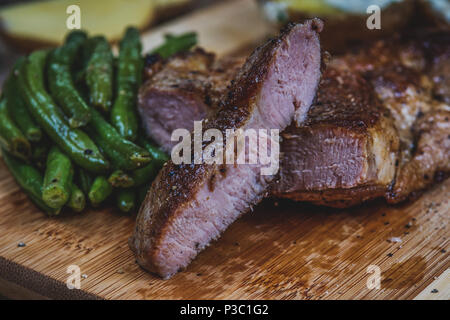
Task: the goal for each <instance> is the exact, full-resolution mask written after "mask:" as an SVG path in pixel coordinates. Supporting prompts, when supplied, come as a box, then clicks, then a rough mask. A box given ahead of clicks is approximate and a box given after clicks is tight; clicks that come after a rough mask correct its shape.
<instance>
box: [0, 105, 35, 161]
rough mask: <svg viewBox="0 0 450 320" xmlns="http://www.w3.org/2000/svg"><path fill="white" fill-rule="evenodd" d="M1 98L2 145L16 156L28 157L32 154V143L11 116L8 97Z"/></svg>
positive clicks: (0, 125) (0, 124)
mask: <svg viewBox="0 0 450 320" xmlns="http://www.w3.org/2000/svg"><path fill="white" fill-rule="evenodd" d="M0 99H1V100H0V145H1V146H2V148H4V149H6V150H7V151H9V152H11V153H12V154H13V155H15V156H17V157H20V158H22V159H28V158H29V157H30V155H31V146H30V143H29V142H28V140H27V138H25V136H24V135H23V134H22V132H21V131H20V129H19V128H18V127H17V126H16V124H15V123H14V121H13V120H12V119H11V117H10V116H9V113H8V109H7V107H6V105H7V101H6V99H5V98H4V97H3V98H0Z"/></svg>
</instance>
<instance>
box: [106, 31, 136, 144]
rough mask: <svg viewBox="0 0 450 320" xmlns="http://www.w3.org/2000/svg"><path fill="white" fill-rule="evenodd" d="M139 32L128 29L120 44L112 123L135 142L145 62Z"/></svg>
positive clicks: (123, 134) (124, 135)
mask: <svg viewBox="0 0 450 320" xmlns="http://www.w3.org/2000/svg"><path fill="white" fill-rule="evenodd" d="M141 50H142V45H141V42H140V39H139V31H138V30H137V29H136V28H131V27H130V28H128V29H127V30H126V32H125V36H124V38H123V39H122V41H121V42H120V51H119V59H118V63H117V64H118V66H117V79H116V88H117V94H116V100H115V101H114V104H113V107H112V110H111V123H112V124H113V126H114V127H115V128H116V129H117V131H119V133H120V134H121V135H122V136H123V137H125V138H126V139H128V140H131V141H134V140H135V139H136V136H137V130H138V116H137V110H136V100H137V91H138V88H139V85H140V82H141V77H142V68H143V61H142V57H141Z"/></svg>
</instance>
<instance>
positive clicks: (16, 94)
mask: <svg viewBox="0 0 450 320" xmlns="http://www.w3.org/2000/svg"><path fill="white" fill-rule="evenodd" d="M25 62H26V58H25V57H21V58H19V59H18V60H17V62H16V63H15V65H14V67H13V70H12V72H11V74H10V75H9V77H8V79H7V80H6V81H5V85H4V87H3V94H4V95H5V98H6V100H7V107H8V111H9V114H10V115H11V118H12V119H13V120H14V122H15V123H17V126H18V127H19V129H20V130H21V131H22V133H23V134H24V135H25V137H26V138H27V139H28V140H29V141H39V140H40V139H41V137H42V131H41V128H39V126H38V125H37V124H36V122H35V121H34V120H33V118H32V117H31V115H30V113H29V112H28V110H27V106H26V105H25V102H24V101H23V99H22V92H20V90H19V88H18V83H17V76H18V74H19V72H20V68H21V67H22V66H23V65H24V63H25Z"/></svg>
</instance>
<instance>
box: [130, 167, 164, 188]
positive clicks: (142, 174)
mask: <svg viewBox="0 0 450 320" xmlns="http://www.w3.org/2000/svg"><path fill="white" fill-rule="evenodd" d="M160 169H161V168H160V167H159V166H158V165H157V164H156V162H155V163H154V162H152V163H150V164H149V165H146V166H145V167H143V168H141V169H137V170H134V171H132V172H130V179H131V181H133V184H132V186H140V185H142V184H144V183H147V182H149V181H152V180H153V179H155V177H156V175H157V174H158V172H159V170H160Z"/></svg>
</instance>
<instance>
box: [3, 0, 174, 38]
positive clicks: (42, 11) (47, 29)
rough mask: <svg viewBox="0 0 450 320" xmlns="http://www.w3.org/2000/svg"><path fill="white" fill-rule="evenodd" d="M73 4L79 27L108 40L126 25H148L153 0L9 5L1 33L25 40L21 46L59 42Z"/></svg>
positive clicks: (54, 0) (69, 0)
mask: <svg viewBox="0 0 450 320" xmlns="http://www.w3.org/2000/svg"><path fill="white" fill-rule="evenodd" d="M159 2H161V1H159ZM170 2H171V1H170ZM73 4H76V5H78V6H79V7H80V10H81V28H82V29H84V30H87V31H88V32H89V33H90V34H102V35H104V36H106V37H107V38H108V39H109V40H111V41H114V40H117V39H120V37H121V36H122V34H123V32H124V29H125V28H126V27H127V26H129V25H133V26H136V27H138V28H140V29H144V28H145V27H147V26H148V25H149V24H150V23H151V22H152V20H153V18H154V14H155V6H156V3H155V2H154V1H152V0H132V1H129V0H128V1H127V0H96V1H92V0H51V1H42V2H41V1H40V2H32V3H24V4H19V5H12V6H9V7H5V8H4V9H2V10H0V21H1V23H2V33H3V35H5V36H6V37H7V38H9V39H10V40H15V42H16V43H17V42H25V41H27V42H28V43H25V44H24V43H22V46H23V47H27V46H29V47H30V46H31V47H36V46H43V45H54V44H60V43H61V42H62V40H63V39H64V36H65V35H66V34H67V32H68V31H69V30H68V29H67V27H66V20H67V18H68V17H69V14H67V13H66V9H67V7H68V6H70V5H73ZM19 45H20V44H19Z"/></svg>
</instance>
